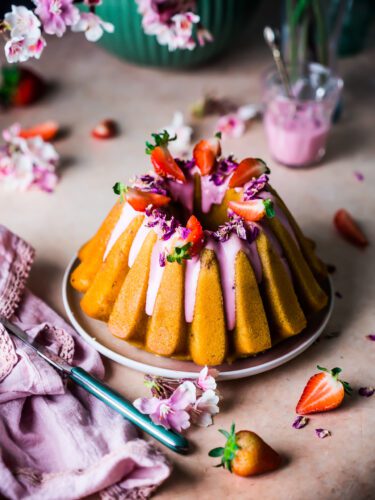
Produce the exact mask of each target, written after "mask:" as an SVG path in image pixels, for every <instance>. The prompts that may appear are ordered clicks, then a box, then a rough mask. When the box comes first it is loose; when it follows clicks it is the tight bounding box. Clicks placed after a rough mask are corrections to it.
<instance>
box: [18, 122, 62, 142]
mask: <svg viewBox="0 0 375 500" xmlns="http://www.w3.org/2000/svg"><path fill="white" fill-rule="evenodd" d="M58 131H59V124H58V123H57V122H55V121H53V120H49V121H47V122H43V123H38V124H37V125H34V126H33V127H29V128H23V129H21V130H20V137H23V138H24V139H30V138H31V137H38V136H39V137H41V138H42V139H43V140H44V141H52V139H54V138H55V137H56V135H57V133H58Z"/></svg>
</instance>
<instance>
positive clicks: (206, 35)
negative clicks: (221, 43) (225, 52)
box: [197, 26, 214, 47]
mask: <svg viewBox="0 0 375 500" xmlns="http://www.w3.org/2000/svg"><path fill="white" fill-rule="evenodd" d="M197 39H198V43H199V45H200V46H201V47H203V46H204V45H206V42H212V41H213V39H214V37H213V36H212V34H211V33H210V32H209V31H208V30H206V29H205V28H204V27H203V26H200V27H199V28H198V31H197Z"/></svg>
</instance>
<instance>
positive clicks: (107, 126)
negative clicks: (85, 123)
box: [91, 120, 118, 139]
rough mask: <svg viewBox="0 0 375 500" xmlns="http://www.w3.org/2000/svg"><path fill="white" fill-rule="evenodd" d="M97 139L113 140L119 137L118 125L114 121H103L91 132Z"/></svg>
mask: <svg viewBox="0 0 375 500" xmlns="http://www.w3.org/2000/svg"><path fill="white" fill-rule="evenodd" d="M91 135H92V137H95V139H112V137H116V135H118V125H117V123H116V122H115V121H114V120H103V121H101V122H100V123H98V124H97V125H96V126H95V127H94V128H93V129H92V130H91Z"/></svg>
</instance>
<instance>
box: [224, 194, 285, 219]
mask: <svg viewBox="0 0 375 500" xmlns="http://www.w3.org/2000/svg"><path fill="white" fill-rule="evenodd" d="M228 206H229V208H230V209H231V210H233V212H234V213H235V214H237V215H239V216H240V217H242V218H243V219H245V220H246V221H249V222H257V221H259V220H261V219H263V217H265V216H266V217H268V218H272V217H274V216H275V210H274V207H273V203H272V201H271V200H270V199H266V200H261V199H256V200H249V201H230V202H229V204H228Z"/></svg>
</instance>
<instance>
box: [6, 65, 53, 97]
mask: <svg viewBox="0 0 375 500" xmlns="http://www.w3.org/2000/svg"><path fill="white" fill-rule="evenodd" d="M1 71H2V77H3V78H2V80H3V81H2V85H1V88H0V98H1V100H2V102H3V103H4V104H6V105H10V106H27V105H29V104H32V103H33V102H35V101H37V100H38V99H39V98H40V97H42V96H43V95H44V94H45V91H46V88H47V85H46V83H45V82H44V80H43V79H42V78H41V77H40V76H39V75H37V74H36V73H35V72H34V71H32V70H31V69H28V68H24V67H22V68H19V67H17V66H4V67H3V68H2V70H1Z"/></svg>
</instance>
